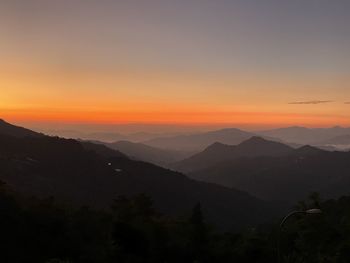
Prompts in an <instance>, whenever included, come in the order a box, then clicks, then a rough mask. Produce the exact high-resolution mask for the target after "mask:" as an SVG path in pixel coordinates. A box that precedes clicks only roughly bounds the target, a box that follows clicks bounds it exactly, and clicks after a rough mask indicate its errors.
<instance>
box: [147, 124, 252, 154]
mask: <svg viewBox="0 0 350 263" xmlns="http://www.w3.org/2000/svg"><path fill="white" fill-rule="evenodd" d="M254 135H255V134H253V133H250V132H246V131H242V130H239V129H234V128H232V129H222V130H218V131H211V132H204V133H196V134H191V135H179V136H174V137H163V138H156V139H152V140H149V141H146V142H144V143H145V144H147V145H150V146H153V147H158V148H163V149H175V150H186V151H202V150H204V149H205V148H206V147H208V146H209V145H211V144H213V143H215V142H219V143H223V144H230V145H234V144H238V143H241V142H243V141H245V140H247V139H249V138H251V137H252V136H254Z"/></svg>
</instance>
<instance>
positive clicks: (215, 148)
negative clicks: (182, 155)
mask: <svg viewBox="0 0 350 263" xmlns="http://www.w3.org/2000/svg"><path fill="white" fill-rule="evenodd" d="M292 151H293V148H291V147H289V146H287V145H284V144H282V143H278V142H273V141H267V140H265V139H263V138H260V137H256V136H254V137H252V138H250V139H249V140H247V141H244V142H242V143H240V144H239V145H225V144H222V143H214V144H212V145H211V146H209V147H208V148H206V149H205V150H204V151H203V152H200V153H198V154H196V155H194V156H192V157H190V158H188V159H185V160H183V161H180V162H178V163H175V164H173V165H172V166H171V168H173V169H175V170H177V171H181V172H185V173H188V172H193V171H197V170H200V169H204V168H206V167H210V166H213V165H215V164H217V163H220V162H224V161H228V160H234V159H237V158H241V157H256V156H279V155H285V154H288V153H290V152H292Z"/></svg>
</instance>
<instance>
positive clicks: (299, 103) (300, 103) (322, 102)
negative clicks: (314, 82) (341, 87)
mask: <svg viewBox="0 0 350 263" xmlns="http://www.w3.org/2000/svg"><path fill="white" fill-rule="evenodd" d="M331 102H333V101H331V100H310V101H293V102H289V103H288V104H293V105H316V104H324V103H331ZM349 104H350V102H349Z"/></svg>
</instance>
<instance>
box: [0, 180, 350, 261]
mask: <svg viewBox="0 0 350 263" xmlns="http://www.w3.org/2000/svg"><path fill="white" fill-rule="evenodd" d="M311 199H312V202H311V203H310V204H307V203H300V204H299V207H298V208H297V209H307V208H310V207H315V206H319V207H320V208H321V209H322V211H323V214H322V215H309V216H305V215H302V216H296V217H294V218H291V219H290V220H289V221H288V222H287V223H286V225H285V227H284V228H283V229H282V230H280V228H279V225H278V224H277V223H275V224H271V225H268V226H260V227H258V228H256V229H246V230H242V232H240V233H222V232H219V231H216V230H215V228H214V227H213V226H211V225H208V224H206V222H205V218H203V215H202V211H201V210H202V209H201V206H200V204H197V205H196V206H195V207H194V208H193V211H192V214H191V215H190V216H188V218H181V219H174V218H169V217H167V216H165V215H160V214H159V213H157V211H155V210H154V208H153V203H152V200H151V198H149V197H148V196H146V195H138V196H135V197H132V198H126V197H122V196H121V197H119V198H118V199H116V200H115V201H114V203H113V206H112V208H111V210H110V211H109V212H105V211H95V210H92V209H89V208H87V207H83V208H80V209H73V208H70V207H64V206H62V205H59V204H56V203H55V202H54V200H53V199H46V200H38V199H35V198H30V199H28V198H23V197H19V196H18V195H16V194H13V193H12V192H10V191H9V190H8V189H6V187H5V186H4V185H2V186H1V190H0V245H1V246H0V249H1V251H0V261H1V262H4V263H6V262H11V263H17V262H18V263H23V262H26V263H27V262H28V263H30V262H33V263H34V262H35V263H40V262H43V263H48V262H50V263H60V262H61V263H63V262H65V263H68V262H70V263H78V262H84V263H89V262H91V263H95V262H96V263H97V262H107V263H108V262H121V263H124V262H125V263H144V262H145V263H146V262H147V263H148V262H149V263H158V262H159V263H161V262H162V263H165V262H169V263H171V262H189V263H194V262H198V263H200V262H203V263H204V262H247V263H248V262H249V263H250V262H266V263H271V262H278V261H280V262H308V263H313V262H315V263H316V262H318V263H319V262H349V259H350V198H349V197H343V198H340V199H339V200H337V201H334V200H331V201H325V202H321V201H320V200H319V198H318V197H317V196H316V195H314V196H312V198H311Z"/></svg>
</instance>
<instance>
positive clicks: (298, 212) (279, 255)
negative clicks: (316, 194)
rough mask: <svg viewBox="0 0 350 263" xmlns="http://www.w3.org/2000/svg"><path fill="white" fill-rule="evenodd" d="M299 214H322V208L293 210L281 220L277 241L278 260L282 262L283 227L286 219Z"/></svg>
mask: <svg viewBox="0 0 350 263" xmlns="http://www.w3.org/2000/svg"><path fill="white" fill-rule="evenodd" d="M297 214H303V215H318V214H322V210H321V209H319V208H312V209H308V210H304V211H293V212H291V213H289V214H288V215H286V216H285V217H284V218H283V220H282V221H281V224H280V228H279V234H278V239H277V240H278V241H277V257H278V262H279V263H280V262H281V241H280V238H281V237H280V236H281V232H282V231H281V230H282V229H283V226H284V224H285V223H286V221H287V220H288V219H289V218H291V217H292V216H294V215H297Z"/></svg>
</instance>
